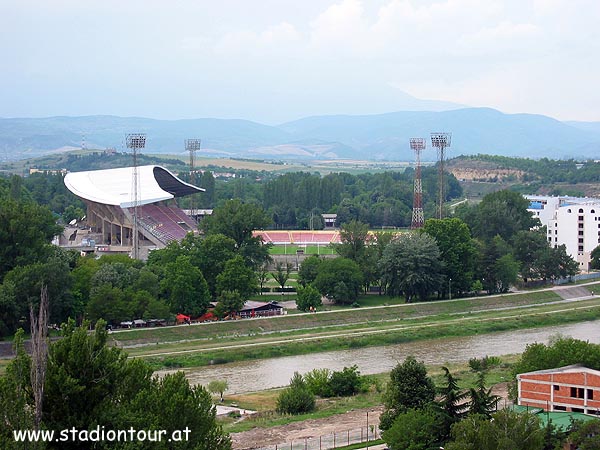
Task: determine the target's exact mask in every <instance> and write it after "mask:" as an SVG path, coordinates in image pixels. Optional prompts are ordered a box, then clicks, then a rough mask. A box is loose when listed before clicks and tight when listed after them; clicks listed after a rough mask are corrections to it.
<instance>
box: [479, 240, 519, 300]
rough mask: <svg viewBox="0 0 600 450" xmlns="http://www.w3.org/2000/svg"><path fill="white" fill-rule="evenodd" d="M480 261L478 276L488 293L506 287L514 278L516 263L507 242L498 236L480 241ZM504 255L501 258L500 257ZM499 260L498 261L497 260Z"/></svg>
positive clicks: (517, 268)
mask: <svg viewBox="0 0 600 450" xmlns="http://www.w3.org/2000/svg"><path fill="white" fill-rule="evenodd" d="M482 245H483V246H484V248H483V250H482V251H481V261H480V263H479V270H480V272H479V276H480V277H481V279H482V281H483V287H484V288H485V290H487V291H488V293H490V294H493V293H496V292H500V291H502V289H503V288H507V289H508V286H509V285H510V283H513V282H514V281H515V280H516V277H517V274H518V270H519V267H518V263H516V261H515V259H514V258H513V256H512V254H511V253H510V252H511V248H510V246H509V245H508V243H507V242H506V241H505V240H504V239H502V237H500V236H496V237H494V238H493V239H491V240H489V241H487V242H485V243H482ZM503 257H505V258H504V259H502V260H501V258H503ZM499 261H500V262H499Z"/></svg>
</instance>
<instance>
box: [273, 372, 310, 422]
mask: <svg viewBox="0 0 600 450" xmlns="http://www.w3.org/2000/svg"><path fill="white" fill-rule="evenodd" d="M314 409H315V395H314V394H313V393H312V392H311V391H310V390H309V389H308V387H307V386H306V383H305V381H304V379H303V378H302V375H300V374H299V373H298V372H294V376H293V377H292V379H291V380H290V386H289V387H288V388H286V389H284V390H283V391H281V394H279V397H278V398H277V411H278V412H280V413H282V414H302V413H307V412H311V411H314Z"/></svg>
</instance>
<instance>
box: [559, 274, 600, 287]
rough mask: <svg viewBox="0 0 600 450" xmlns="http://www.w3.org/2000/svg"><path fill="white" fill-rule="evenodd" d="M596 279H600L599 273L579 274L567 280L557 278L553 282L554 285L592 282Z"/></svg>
mask: <svg viewBox="0 0 600 450" xmlns="http://www.w3.org/2000/svg"><path fill="white" fill-rule="evenodd" d="M596 278H600V272H590V273H581V274H579V275H573V276H572V277H569V278H559V279H558V280H556V281H555V282H554V284H565V283H571V282H573V281H583V280H594V279H596Z"/></svg>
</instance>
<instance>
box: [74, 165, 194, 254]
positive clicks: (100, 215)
mask: <svg viewBox="0 0 600 450" xmlns="http://www.w3.org/2000/svg"><path fill="white" fill-rule="evenodd" d="M133 179H134V168H133V167H125V168H118V169H108V170H92V171H86V172H72V173H68V174H67V175H66V176H65V178H64V183H65V185H66V187H67V188H68V189H69V190H70V191H71V192H72V193H73V194H75V195H77V196H78V197H79V198H81V199H82V200H83V201H84V202H85V203H86V205H87V215H86V219H85V222H84V223H83V224H80V226H79V227H77V228H75V229H74V231H73V230H68V234H69V237H68V238H67V239H66V241H67V245H66V246H74V247H77V246H80V247H86V245H85V244H87V247H94V250H95V251H96V252H98V253H131V251H132V245H133V229H134V227H133V218H134V209H135V206H136V204H137V209H138V235H139V242H140V249H141V250H142V252H141V254H140V256H141V257H142V258H144V257H146V256H147V253H148V250H149V249H155V248H163V247H164V246H166V245H167V244H168V243H169V242H171V241H173V240H180V239H183V237H185V235H186V234H187V233H189V232H197V225H196V222H195V221H194V220H192V219H191V218H190V217H188V216H187V215H186V214H185V213H184V212H183V210H181V209H179V208H178V207H177V206H176V205H174V204H171V205H169V204H167V202H168V201H170V200H173V199H174V198H176V197H183V196H186V195H191V194H196V193H199V192H203V191H204V189H202V188H199V187H196V186H193V185H191V184H189V183H185V182H184V181H182V180H180V179H179V178H177V177H176V176H175V175H174V174H173V173H171V172H170V171H168V170H167V169H165V168H164V167H161V166H155V165H149V166H140V167H138V168H137V179H138V181H139V188H138V194H137V199H136V198H134V194H133V192H134V189H133ZM91 242H93V243H94V245H93V246H91V245H90V243H91ZM69 244H72V245H69Z"/></svg>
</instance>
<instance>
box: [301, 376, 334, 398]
mask: <svg viewBox="0 0 600 450" xmlns="http://www.w3.org/2000/svg"><path fill="white" fill-rule="evenodd" d="M330 380H331V370H329V369H313V370H311V371H310V372H308V373H307V374H305V375H304V381H305V382H306V386H307V387H308V389H309V390H310V391H311V392H312V393H313V394H315V395H318V396H319V397H332V396H333V393H332V391H331V385H330V383H329V382H330Z"/></svg>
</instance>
